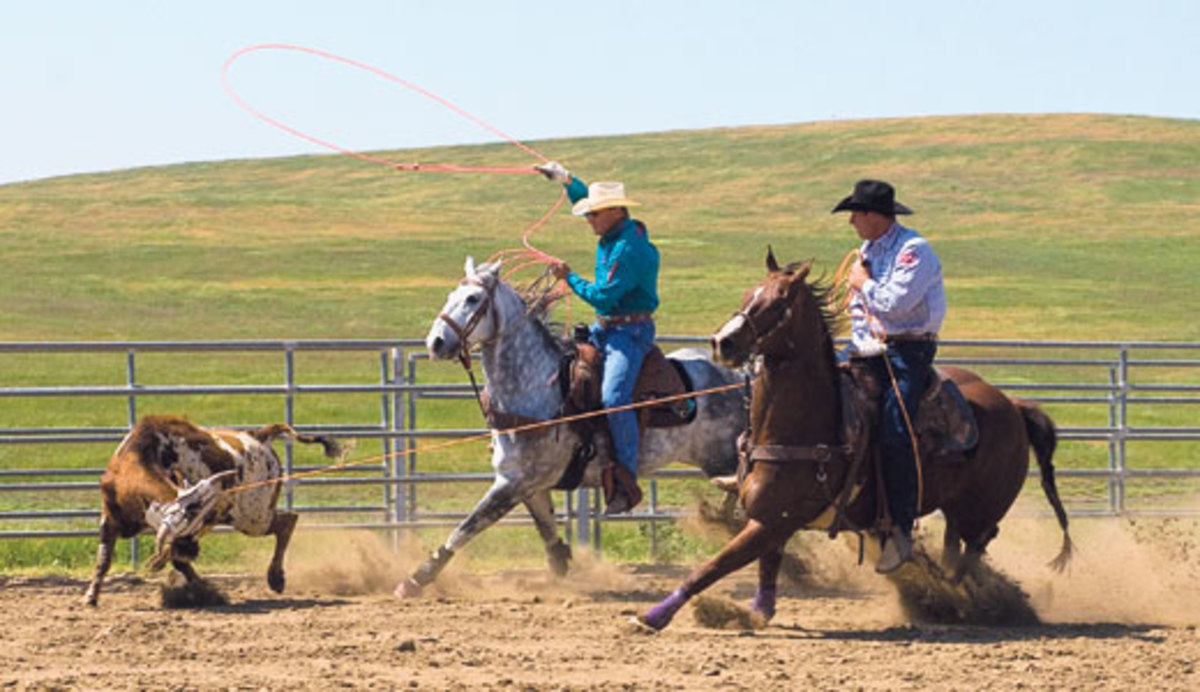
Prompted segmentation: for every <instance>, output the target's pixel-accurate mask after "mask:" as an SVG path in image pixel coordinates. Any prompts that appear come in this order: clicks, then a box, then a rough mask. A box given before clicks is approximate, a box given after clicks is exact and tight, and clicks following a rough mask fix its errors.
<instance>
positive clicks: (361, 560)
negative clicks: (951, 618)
mask: <svg viewBox="0 0 1200 692" xmlns="http://www.w3.org/2000/svg"><path fill="white" fill-rule="evenodd" d="M1051 525H1052V521H1049V520H1045V519H1041V520H1032V519H1031V520H1026V521H1023V522H1018V523H1017V524H1016V525H1015V526H1014V525H1009V526H1007V527H1006V528H1005V530H1004V533H1003V534H1002V539H1001V540H998V541H997V542H996V544H994V549H993V555H992V558H991V564H993V565H995V566H996V567H997V568H999V569H1002V570H1003V571H1004V573H1005V574H1006V575H1008V576H1009V577H1010V578H1011V581H1012V584H1014V585H1015V584H1019V585H1020V588H1021V589H1023V590H1024V592H1025V593H1026V594H1027V595H1028V602H1029V604H1030V605H1032V607H1033V609H1034V610H1035V611H1036V613H1037V616H1038V618H1039V619H1040V621H1041V622H1040V624H1034V625H1024V626H1018V625H1005V624H977V623H971V622H969V620H970V617H969V616H968V618H967V619H968V622H967V623H965V624H964V623H953V624H948V623H945V622H942V623H931V622H922V621H920V614H919V613H916V614H915V615H914V612H913V610H912V608H911V607H910V608H907V609H906V607H905V603H904V602H903V599H902V598H901V597H899V596H898V595H897V591H896V589H895V588H894V587H893V586H892V585H891V584H889V583H888V582H887V581H885V580H883V579H881V578H878V577H876V576H875V575H874V574H872V573H871V570H870V568H869V566H865V567H856V566H855V565H854V554H853V550H852V549H851V546H850V545H849V543H848V542H845V543H843V542H841V541H836V542H829V541H827V540H825V539H823V538H821V537H819V536H812V537H805V538H804V539H803V540H802V541H801V544H800V545H799V546H798V548H797V550H799V551H800V553H801V554H802V555H803V556H804V559H805V562H806V564H808V565H810V573H809V574H808V575H807V576H806V577H804V578H802V579H800V580H799V582H798V583H797V582H792V583H790V584H785V585H783V586H782V594H781V595H782V598H781V601H780V609H779V612H778V614H777V615H776V617H775V619H774V620H773V621H772V622H771V623H770V624H769V625H768V626H766V627H763V628H758V629H747V628H746V624H747V623H746V622H744V621H745V617H744V616H745V614H746V613H745V611H744V609H743V608H742V606H743V605H744V604H745V603H746V602H748V600H749V599H750V597H751V596H752V594H753V577H754V571H753V569H749V570H744V571H743V572H742V573H740V574H738V575H735V576H734V577H731V578H730V579H728V580H726V581H725V582H722V583H720V584H718V585H717V586H715V587H713V589H711V590H710V595H709V597H708V598H707V599H706V600H701V601H700V602H699V604H698V605H697V604H696V602H695V601H694V602H693V605H689V606H687V607H686V608H685V609H684V610H683V611H682V612H681V613H680V615H679V617H677V618H676V621H675V622H674V623H673V624H672V625H671V627H669V628H668V629H667V630H665V631H663V632H661V633H657V634H654V633H649V632H647V631H645V630H644V629H642V628H640V627H638V626H636V625H634V624H633V623H631V622H630V620H631V618H632V617H633V616H634V615H636V614H637V613H639V612H641V611H643V610H644V609H645V608H646V607H648V606H649V605H651V604H652V603H653V602H655V601H656V600H657V599H659V598H661V597H663V596H664V595H665V594H666V593H668V592H669V591H670V590H671V589H673V588H674V587H675V586H676V585H677V583H678V581H679V580H680V579H681V578H682V577H683V575H684V574H685V572H686V568H684V567H678V566H669V567H668V566H617V565H612V564H608V563H603V562H597V561H595V560H591V559H589V558H588V556H586V555H585V556H577V557H578V559H577V563H576V565H575V570H574V571H573V573H572V575H571V576H570V577H568V578H567V579H563V580H556V579H553V578H551V577H550V576H548V575H547V574H546V573H544V572H542V571H540V570H533V569H528V570H524V569H523V570H520V571H509V572H502V573H487V574H485V573H474V572H471V571H469V570H467V569H464V568H459V569H454V568H452V569H450V570H449V571H448V573H447V574H446V575H445V579H444V580H441V581H440V582H439V584H438V587H437V589H435V590H433V591H432V592H431V593H429V594H428V595H427V597H425V598H422V599H420V600H412V601H399V600H396V599H393V598H392V597H391V596H390V588H391V586H392V585H393V584H394V580H395V578H396V576H397V575H398V574H403V573H404V571H405V569H406V567H407V566H408V565H406V564H404V563H405V562H408V560H409V559H411V557H412V556H409V557H406V558H405V559H401V558H395V559H393V558H391V557H390V556H389V555H390V553H388V551H385V550H383V549H382V547H381V546H378V545H374V544H373V541H374V539H373V538H371V537H367V536H364V535H362V534H350V535H345V536H338V537H330V536H328V535H325V536H324V537H322V538H315V537H314V538H306V537H305V536H304V535H301V536H300V537H299V538H301V539H305V540H309V541H310V543H309V545H307V546H305V547H302V548H300V549H299V550H298V551H297V553H294V554H292V555H290V556H289V563H288V564H289V570H290V571H289V578H290V580H291V581H290V583H289V588H288V591H287V592H286V593H285V594H283V595H278V596H277V595H275V594H272V593H270V592H269V591H268V590H267V588H266V585H265V583H264V582H263V580H262V579H261V577H260V576H258V575H256V576H254V577H248V576H242V575H223V576H213V577H212V582H213V583H214V584H215V585H216V586H217V587H218V588H219V589H220V591H222V592H223V593H224V594H225V595H226V596H227V597H228V599H229V604H228V605H221V606H209V607H205V608H199V609H166V608H164V607H163V604H162V595H161V591H162V586H163V581H164V580H163V579H162V578H159V577H153V578H143V577H140V576H131V575H116V577H115V578H114V579H113V580H112V581H111V583H110V585H109V588H108V589H107V590H106V591H105V593H104V594H103V595H102V597H101V602H100V606H99V607H98V608H88V607H85V606H82V605H80V597H81V596H82V593H83V590H84V584H83V583H82V582H80V581H76V580H68V579H61V578H17V577H0V613H2V614H3V626H2V628H0V631H2V632H3V646H2V647H0V689H17V690H24V689H106V690H123V689H169V690H208V689H272V690H276V689H285V690H286V689H334V688H352V689H421V690H425V689H429V690H443V689H451V690H456V689H462V690H466V689H492V690H643V689H645V690H660V689H661V690H710V689H720V690H724V689H734V690H740V689H747V690H793V689H807V688H816V689H962V690H966V689H987V688H991V689H1018V688H1026V689H1027V688H1035V689H1086V690H1097V689H1099V690H1129V689H1154V690H1196V689H1200V672H1198V671H1197V666H1198V661H1200V632H1198V630H1197V625H1200V586H1198V585H1200V545H1198V543H1200V531H1198V529H1200V524H1198V522H1197V521H1195V520H1178V519H1176V520H1165V521H1163V520H1155V521H1147V520H1136V521H1129V520H1126V521H1115V520H1103V521H1101V520H1092V521H1084V522H1077V527H1076V530H1075V534H1076V540H1077V543H1078V545H1079V553H1078V555H1077V559H1076V561H1075V563H1074V566H1073V567H1072V570H1071V571H1070V572H1069V573H1068V574H1065V575H1061V576H1052V575H1051V574H1050V573H1048V572H1047V571H1046V570H1045V569H1044V567H1043V563H1044V562H1045V561H1046V560H1048V559H1049V558H1050V557H1052V556H1053V555H1054V553H1055V551H1056V549H1057V543H1056V541H1057V538H1056V537H1055V536H1054V535H1053V533H1052V532H1050V531H1049V530H1048V529H1047V527H1048V526H1051ZM927 531H928V530H927ZM930 533H934V534H935V536H936V535H937V534H936V532H932V531H930ZM313 555H325V556H326V557H325V558H324V559H314V558H313ZM380 555H384V556H385V557H380ZM200 567H201V568H203V563H201V564H200ZM714 612H716V613H726V614H728V618H727V619H728V620H729V621H728V622H722V621H721V618H720V617H716V618H714V617H713V615H712V614H713V613H714ZM914 618H916V619H914ZM739 621H742V622H740V623H739Z"/></svg>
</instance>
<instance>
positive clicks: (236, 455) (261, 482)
mask: <svg viewBox="0 0 1200 692" xmlns="http://www.w3.org/2000/svg"><path fill="white" fill-rule="evenodd" d="M279 435H287V436H288V437H291V438H292V439H294V440H297V441H300V442H305V443H319V444H321V445H323V446H324V448H325V455H326V456H328V457H337V456H338V454H339V452H340V447H339V445H338V444H337V442H335V441H334V440H332V439H329V438H325V437H320V436H308V435H301V434H298V433H297V432H296V431H295V430H293V429H292V428H291V426H289V425H285V424H276V425H268V426H265V427H262V428H259V429H257V430H246V431H239V430H227V429H222V428H201V427H199V426H197V425H194V424H192V423H191V422H190V421H188V420H187V419H185V418H183V417H180V416H170V415H167V416H146V417H144V418H142V419H141V420H140V421H138V423H137V425H135V426H134V427H133V430H131V431H130V432H129V434H128V435H126V436H125V439H124V440H122V441H121V444H120V445H119V446H118V447H117V450H116V451H115V452H113V455H112V458H111V459H109V461H108V468H107V469H105V471H104V475H103V476H102V477H101V478H100V494H101V496H102V498H103V507H102V510H101V519H100V548H99V550H97V552H96V572H95V574H94V575H93V576H92V582H91V584H90V585H89V586H88V590H87V594H86V595H85V596H84V602H85V603H87V604H88V605H96V603H97V601H98V599H99V597H100V587H101V584H103V582H104V575H105V574H107V573H108V568H109V566H110V564H111V563H112V553H113V545H114V544H115V543H116V541H117V538H118V537H120V538H131V537H133V536H136V535H138V534H140V533H142V532H144V531H147V530H148V529H150V528H151V524H150V523H149V522H148V521H147V510H148V509H149V508H150V506H151V503H157V504H156V508H157V507H161V506H165V505H167V504H168V503H171V502H173V501H174V500H175V499H176V497H177V496H178V495H179V494H180V489H181V488H183V487H185V486H187V485H195V484H197V483H199V482H200V481H202V480H204V479H205V478H208V477H210V476H213V475H214V474H218V473H221V472H223V471H232V473H228V474H225V476H224V477H223V478H221V479H220V480H219V481H218V480H217V479H214V482H217V483H219V486H220V487H221V488H222V489H224V490H228V489H230V488H233V487H235V486H241V485H252V484H254V485H253V487H250V488H248V489H246V490H242V491H238V492H234V493H221V494H220V496H219V498H218V499H217V500H216V505H215V508H214V509H213V510H212V511H211V512H210V514H209V516H207V517H205V519H204V528H203V529H202V530H201V531H199V532H197V533H196V534H195V535H189V536H182V537H179V538H177V539H175V540H173V541H172V542H171V543H170V545H169V548H168V549H169V556H170V560H171V565H172V566H173V567H174V568H175V569H176V570H178V571H179V572H180V573H181V574H183V576H184V577H185V578H186V579H187V581H188V583H192V582H194V581H196V580H198V579H200V577H199V575H197V574H196V571H195V569H193V568H192V564H191V562H192V560H193V559H195V558H196V556H197V555H199V553H200V544H199V542H198V541H199V538H200V536H202V535H203V534H204V533H205V532H207V531H208V529H210V528H211V527H212V526H214V525H217V524H223V525H228V526H232V527H233V528H235V529H237V530H238V531H241V532H242V533H244V534H246V535H249V536H265V535H268V534H274V535H275V554H274V557H272V558H271V566H270V568H269V569H268V570H267V584H268V585H270V587H271V589H272V590H273V591H275V592H277V593H278V592H280V591H283V586H284V574H283V555H284V552H285V551H286V550H287V546H288V541H289V540H291V537H292V530H293V529H295V527H296V519H297V515H296V514H295V513H294V512H279V511H276V509H275V505H276V502H277V500H278V499H279V488H280V484H279V483H272V482H269V481H272V480H275V479H278V478H279V477H280V473H281V465H280V463H279V457H277V456H276V455H275V450H274V449H272V448H271V441H272V440H273V439H274V438H275V437H277V436H279ZM164 557H165V556H164ZM164 562H165V560H164ZM159 566H161V564H160V565H159ZM151 567H152V568H153V564H152V565H151Z"/></svg>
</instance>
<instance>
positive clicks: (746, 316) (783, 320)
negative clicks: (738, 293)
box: [733, 301, 792, 353]
mask: <svg viewBox="0 0 1200 692" xmlns="http://www.w3.org/2000/svg"><path fill="white" fill-rule="evenodd" d="M764 312H765V311H764ZM791 314H792V303H791V301H788V302H787V303H786V304H785V305H784V307H783V311H782V312H781V313H780V315H779V319H778V320H776V321H775V323H774V324H772V325H771V326H770V328H768V329H767V330H766V332H764V331H763V330H761V329H759V327H758V325H757V324H755V323H754V320H753V319H752V318H751V317H750V313H749V312H748V308H745V307H743V308H742V309H740V310H738V311H737V312H735V313H733V316H734V317H741V318H742V322H744V323H745V324H746V326H748V327H750V333H751V334H752V335H753V337H754V341H753V342H752V343H751V344H750V352H751V353H754V352H755V351H757V350H758V347H759V346H760V345H762V343H763V342H764V341H766V340H767V339H769V338H771V337H772V336H774V334H775V332H777V331H779V330H780V328H782V327H783V325H785V324H787V322H788V318H789V317H791Z"/></svg>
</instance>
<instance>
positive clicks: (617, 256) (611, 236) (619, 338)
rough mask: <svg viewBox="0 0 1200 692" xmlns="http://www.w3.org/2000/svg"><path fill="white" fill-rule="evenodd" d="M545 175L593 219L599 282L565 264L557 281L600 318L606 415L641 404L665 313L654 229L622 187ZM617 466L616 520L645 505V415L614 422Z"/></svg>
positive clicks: (551, 170)
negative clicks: (641, 464) (641, 458)
mask: <svg viewBox="0 0 1200 692" xmlns="http://www.w3.org/2000/svg"><path fill="white" fill-rule="evenodd" d="M537 169H538V170H539V171H540V172H541V173H542V174H543V175H545V176H546V177H547V178H549V179H550V180H553V181H555V182H558V183H561V184H562V185H564V186H566V189H567V195H568V196H569V197H570V198H571V202H572V203H573V204H574V205H575V206H574V208H573V209H572V212H573V213H574V214H575V215H576V216H583V217H585V218H587V221H588V224H589V225H591V227H592V232H593V233H594V234H595V235H596V236H597V237H598V238H599V240H598V241H597V243H596V274H595V280H594V281H588V280H587V279H585V278H583V277H582V276H580V275H579V274H576V273H575V272H573V271H571V268H570V267H568V266H567V265H566V264H565V263H560V264H558V265H555V266H554V267H553V271H554V276H555V277H557V278H559V279H565V280H566V282H567V285H569V286H570V287H571V290H572V291H574V292H575V294H576V295H578V296H579V297H580V298H582V299H583V300H584V301H586V302H587V303H588V304H589V305H591V306H592V308H593V309H595V311H596V322H595V324H593V325H592V327H591V334H590V340H591V342H592V343H593V344H595V346H596V347H597V348H599V349H601V350H602V351H603V352H604V381H603V384H602V386H601V401H602V403H603V405H604V407H605V408H615V407H620V406H625V405H627V404H630V403H633V389H634V387H635V386H636V385H637V379H638V375H639V374H640V373H641V370H642V362H643V361H644V360H645V358H646V354H647V353H648V352H649V351H650V349H651V348H653V346H654V335H655V328H654V310H655V309H656V308H657V307H658V249H657V248H655V247H654V244H653V243H651V242H650V236H649V234H648V233H647V232H646V226H645V224H643V223H642V222H641V221H636V220H634V219H632V218H630V217H629V207H634V206H637V202H634V201H633V200H631V199H628V198H626V197H625V186H624V185H622V184H621V183H611V182H598V183H593V184H592V185H591V186H588V185H586V184H584V182H583V181H582V180H579V179H577V178H574V177H572V176H571V174H570V172H568V171H567V169H565V168H563V167H562V166H561V165H560V164H558V163H555V162H550V163H547V164H545V165H543V166H538V167H537ZM608 427H609V430H610V431H611V432H612V439H613V448H614V450H613V451H614V456H615V457H616V461H617V463H616V465H615V466H614V468H613V475H614V478H615V480H616V482H615V483H614V484H613V485H614V487H613V494H612V496H611V497H610V498H609V499H608V510H607V511H608V513H609V514H620V513H622V512H628V511H629V510H631V509H633V507H634V506H635V505H637V503H638V502H640V501H641V499H642V491H641V489H640V488H638V485H637V471H638V459H637V452H638V442H639V440H638V427H637V412H636V411H633V410H625V411H614V412H611V413H609V414H608Z"/></svg>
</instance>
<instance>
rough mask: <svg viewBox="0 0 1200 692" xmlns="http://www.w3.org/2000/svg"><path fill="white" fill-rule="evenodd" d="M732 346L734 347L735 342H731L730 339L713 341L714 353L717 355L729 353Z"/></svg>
mask: <svg viewBox="0 0 1200 692" xmlns="http://www.w3.org/2000/svg"><path fill="white" fill-rule="evenodd" d="M732 346H733V342H732V341H730V340H729V337H725V338H724V339H713V340H712V347H713V353H717V354H720V353H728V352H729V349H730V348H731V347H732Z"/></svg>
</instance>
